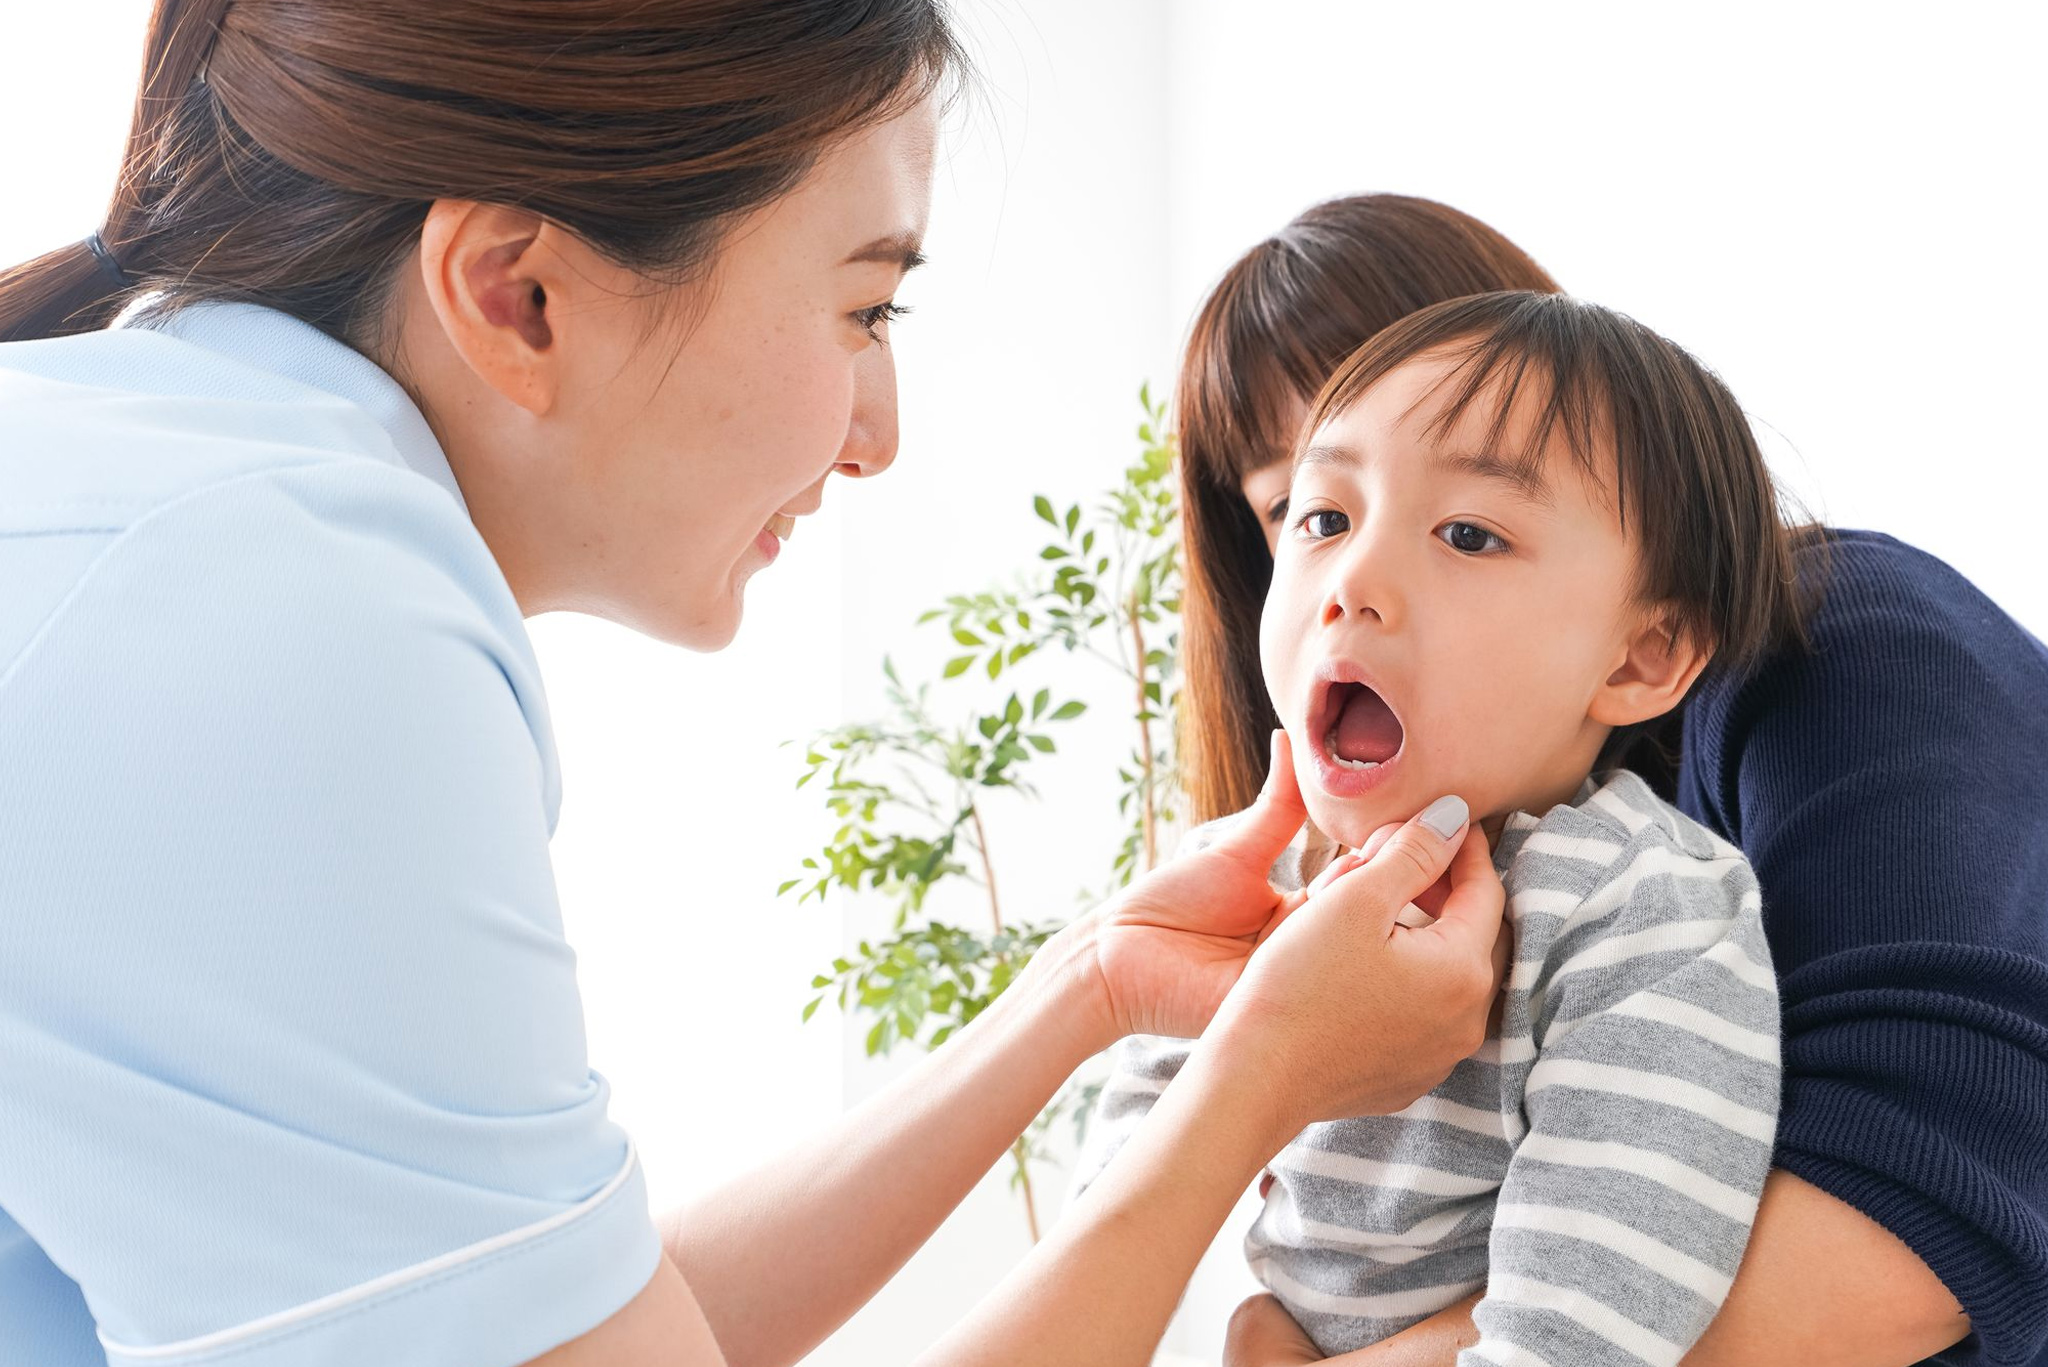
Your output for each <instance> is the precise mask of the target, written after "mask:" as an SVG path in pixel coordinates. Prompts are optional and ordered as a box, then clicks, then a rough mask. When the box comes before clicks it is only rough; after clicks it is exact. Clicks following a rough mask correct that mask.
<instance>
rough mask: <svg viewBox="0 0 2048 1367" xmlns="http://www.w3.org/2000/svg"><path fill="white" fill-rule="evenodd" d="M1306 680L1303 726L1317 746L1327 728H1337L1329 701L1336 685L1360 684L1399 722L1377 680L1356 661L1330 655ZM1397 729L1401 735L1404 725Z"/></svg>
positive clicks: (1398, 709)
mask: <svg viewBox="0 0 2048 1367" xmlns="http://www.w3.org/2000/svg"><path fill="white" fill-rule="evenodd" d="M1310 679H1311V682H1310V684H1309V695H1308V716H1307V718H1306V722H1307V727H1308V735H1309V739H1310V740H1311V741H1312V742H1313V743H1315V744H1317V745H1320V744H1322V741H1323V737H1325V736H1327V735H1329V734H1330V728H1331V727H1332V726H1334V725H1336V724H1337V710H1336V707H1335V705H1334V703H1333V698H1334V695H1335V693H1336V688H1335V685H1337V684H1340V683H1348V684H1363V685H1365V686H1366V687H1367V688H1370V689H1371V690H1372V691H1373V692H1375V693H1377V694H1379V697H1380V701H1381V702H1383V703H1385V704H1386V705H1387V710H1388V711H1389V712H1392V713H1393V714H1394V720H1395V721H1397V722H1401V707H1400V705H1399V704H1398V703H1396V702H1395V701H1394V699H1393V698H1392V697H1391V696H1390V695H1389V694H1388V693H1387V689H1386V684H1385V682H1384V681H1383V680H1382V678H1381V676H1380V675H1378V674H1376V673H1374V672H1373V671H1371V670H1369V669H1367V668H1366V667H1365V666H1364V665H1362V664H1359V663H1358V662H1357V661H1356V660H1348V659H1345V658H1343V657H1342V656H1337V655H1332V656H1330V657H1328V658H1327V659H1325V660H1324V661H1323V662H1322V663H1321V664H1318V665H1317V666H1316V668H1315V673H1314V674H1313V675H1311V676H1310ZM1401 725H1402V729H1403V730H1404V731H1405V730H1406V729H1407V723H1406V722H1402V723H1401Z"/></svg>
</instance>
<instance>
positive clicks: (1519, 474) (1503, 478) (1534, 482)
mask: <svg viewBox="0 0 2048 1367" xmlns="http://www.w3.org/2000/svg"><path fill="white" fill-rule="evenodd" d="M1429 468H1430V470H1431V471H1432V472H1433V473H1436V474H1445V475H1468V476H1474V477H1476V478H1479V479H1487V480H1495V481H1498V482H1499V483H1501V484H1504V485H1506V486H1507V487H1508V491H1509V493H1510V494H1511V495H1512V496H1513V497H1515V498H1517V499H1519V500H1521V501H1522V502H1524V503H1527V504H1530V505H1531V506H1533V507H1537V508H1551V507H1555V506H1556V504H1557V495H1556V494H1554V493H1552V492H1551V488H1550V484H1549V482H1548V481H1546V480H1545V479H1544V478H1543V467H1542V466H1540V465H1531V464H1530V463H1529V462H1527V461H1520V460H1510V459H1509V458H1508V457H1506V456H1497V455H1493V454H1491V453H1490V452H1476V453H1464V452H1451V451H1437V452H1433V453H1432V454H1431V455H1430V457H1429Z"/></svg>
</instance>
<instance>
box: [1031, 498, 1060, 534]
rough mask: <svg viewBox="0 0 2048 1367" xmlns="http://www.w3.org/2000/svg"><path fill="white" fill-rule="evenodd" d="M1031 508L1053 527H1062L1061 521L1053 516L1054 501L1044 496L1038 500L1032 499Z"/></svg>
mask: <svg viewBox="0 0 2048 1367" xmlns="http://www.w3.org/2000/svg"><path fill="white" fill-rule="evenodd" d="M1031 507H1032V510H1033V511H1034V512H1036V513H1037V514H1038V515H1039V516H1040V517H1041V518H1043V519H1045V520H1046V521H1047V522H1050V523H1051V524H1052V525H1053V526H1055V527H1057V526H1059V525H1060V524H1059V519H1058V518H1056V517H1054V516H1053V511H1052V500H1051V499H1049V498H1047V497H1046V496H1045V495H1044V494H1040V495H1039V496H1038V497H1037V498H1034V499H1032V500H1031Z"/></svg>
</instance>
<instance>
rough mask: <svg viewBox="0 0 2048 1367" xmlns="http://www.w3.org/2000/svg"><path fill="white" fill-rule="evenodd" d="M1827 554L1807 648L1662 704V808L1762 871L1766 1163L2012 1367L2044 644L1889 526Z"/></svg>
mask: <svg viewBox="0 0 2048 1367" xmlns="http://www.w3.org/2000/svg"><path fill="white" fill-rule="evenodd" d="M1830 560H1831V563H1829V564H1828V565H1827V566H1826V569H1825V580H1824V584H1825V591H1826V598H1825V600H1824V603H1823V606H1822V607H1821V609H1820V611H1819V613H1818V614H1817V616H1816V617H1815V620H1814V622H1813V632H1812V634H1813V642H1814V649H1813V651H1812V652H1811V653H1810V654H1807V653H1799V652H1790V653H1787V654H1785V655H1783V656H1781V657H1779V658H1777V659H1774V660H1773V661H1771V662H1770V663H1769V664H1768V665H1767V666H1766V667H1765V668H1763V669H1762V670H1761V671H1759V672H1757V673H1756V674H1755V675H1753V676H1752V677H1749V678H1745V679H1734V678H1728V677H1722V678H1718V679H1708V680H1705V681H1703V684H1702V687H1701V688H1700V690H1699V693H1698V695H1697V696H1696V697H1695V698H1694V699H1693V700H1692V701H1691V702H1690V703H1689V704H1688V705H1687V711H1686V717H1685V754H1684V767H1683V772H1682V774H1681V787H1680V791H1679V803H1680V805H1681V806H1682V807H1684V808H1685V809H1686V810H1687V811H1688V813H1690V814H1692V815H1694V816H1695V817H1697V818H1699V819H1700V820H1703V821H1705V822H1706V823H1707V824H1709V825H1711V826H1713V827H1714V828H1715V829H1717V830H1720V831H1721V832H1723V833H1724V834H1725V835H1727V836H1728V838H1729V839H1731V840H1733V841H1735V842H1736V843H1737V844H1739V845H1740V846H1741V847H1742V850H1743V852H1744V853H1745V854H1747V855H1748V856H1749V859H1750V862H1751V864H1752V865H1753V866H1754V867H1755V869H1756V874H1757V880H1758V882H1759V883H1760V884H1761V885H1762V887H1763V892H1764V924H1765V929H1766V932H1767V933H1768V934H1769V936H1770V940H1771V954H1772V958H1773V960H1774V962H1775V964H1776V966H1777V970H1778V975H1779V994H1780V999H1781V1002H1782V1004H1783V1008H1784V1061H1785V1091H1784V1098H1783V1103H1782V1106H1781V1109H1780V1116H1779V1128H1778V1140H1777V1150H1776V1153H1775V1154H1774V1155H1773V1162H1774V1164H1775V1165H1776V1166H1777V1167H1779V1168H1782V1169H1784V1170H1785V1171H1786V1172H1787V1173H1790V1174H1792V1175H1794V1176H1796V1177H1798V1178H1800V1179H1802V1180H1803V1181H1804V1182H1806V1183H1808V1184H1810V1185H1811V1186H1813V1187H1816V1188H1818V1189H1819V1190H1821V1191H1823V1192H1826V1193H1827V1194H1828V1195H1830V1196H1832V1197H1833V1198H1834V1199H1835V1200H1836V1201H1837V1202H1839V1203H1842V1204H1845V1205H1847V1206H1849V1207H1852V1208H1853V1209H1854V1210H1856V1211H1860V1212H1861V1213H1862V1214H1863V1215H1865V1216H1868V1217H1869V1218H1870V1219H1872V1220H1874V1221H1876V1223H1877V1224H1879V1225H1881V1226H1883V1227H1884V1228H1885V1229H1887V1230H1889V1231H1890V1232H1891V1233H1892V1234H1893V1235H1895V1236H1896V1237H1897V1238H1898V1239H1899V1240H1900V1241H1901V1242H1902V1243H1903V1244H1904V1245H1905V1246H1906V1247H1908V1248H1910V1249H1911V1250H1912V1252H1913V1253H1914V1254H1915V1255H1916V1256H1917V1257H1918V1258H1919V1259H1920V1261H1921V1262H1923V1263H1924V1264H1926V1266H1927V1268H1928V1269H1929V1270H1930V1271H1931V1272H1932V1273H1933V1275H1934V1276H1935V1277H1936V1278H1937V1279H1939V1281H1940V1282H1941V1283H1942V1284H1943V1285H1945V1286H1946V1287H1947V1288H1948V1290H1949V1292H1950V1293H1952V1294H1953V1295H1954V1297H1955V1299H1956V1300H1957V1301H1958V1302H1960V1303H1961V1305H1962V1306H1963V1307H1964V1308H1965V1309H1966V1310H1967V1311H1968V1312H1969V1319H1970V1325H1971V1328H1972V1329H1973V1331H1974V1332H1973V1333H1972V1334H1971V1336H1970V1337H1969V1339H1968V1340H1966V1341H1965V1342H1964V1343H1963V1344H1961V1345H1959V1346H1958V1347H1956V1348H1954V1349H1953V1350H1951V1351H1949V1352H1948V1353H1946V1354H1945V1355H1944V1357H1943V1361H1944V1362H1947V1363H1951V1364H1957V1365H1958V1367H1962V1365H1963V1364H1969V1365H1970V1367H1976V1365H1977V1364H1986V1365H1989V1364H1998V1365H1999V1367H2017V1365H2018V1364H2028V1363H2032V1362H2034V1361H2035V1360H2036V1359H2037V1358H2038V1356H2039V1355H2040V1354H2041V1352H2042V1350H2043V1348H2044V1347H2048V1296H2043V1295H2042V1291H2041V1288H2042V1287H2043V1286H2048V1163H2044V1162H2043V1161H2042V1157H2041V1155H2042V1135H2043V1134H2048V917H2044V916H2043V914H2042V908H2043V907H2044V906H2048V826H2044V825H2043V823H2042V820H2041V813H2043V812H2048V650H2044V649H2043V647H2042V645H2041V643H2040V642H2039V641H2037V640H2035V639H2034V638H2033V637H2032V636H2030V635H2028V633H2027V632H2025V631H2024V630H2022V629H2021V628H2020V627H2019V626H2018V624H2017V623H2015V622H2013V621H2012V619H2011V618H2009V617H2007V616H2006V615H2005V614H2004V613H2002V612H2000V611H1999V610H1998V608H1997V606H1996V605H1995V604H1993V603H1991V602H1990V601H1989V600H1988V599H1986V598H1985V597H1984V595H1983V594H1981V593H1979V592H1978V591H1977V590H1976V589H1975V588H1974V587H1972V586H1971V584H1970V583H1969V581H1967V580H1966V579H1964V578H1963V577H1962V576H1961V575H1959V574H1957V573H1956V572H1955V571H1954V570H1952V569H1950V568H1949V567H1948V566H1946V565H1944V564H1942V563H1941V562H1940V561H1938V560H1935V559H1934V558H1933V557H1931V556H1928V555H1926V554H1924V553H1922V552H1920V551H1917V550H1914V549H1913V548H1912V547H1909V546H1905V545H1902V544H1900V543H1899V542H1897V541H1894V540H1892V539H1891V538H1889V537H1883V536H1877V535H1874V534H1870V533H1858V532H1847V533H1841V534H1839V535H1838V536H1837V537H1836V538H1835V539H1834V540H1833V542H1832V546H1831V548H1830ZM1815 562H1816V557H1815V556H1814V555H1813V554H1812V552H1811V551H1809V552H1808V553H1806V554H1805V556H1804V557H1803V562H1802V572H1803V573H1812V572H1813V570H1814V568H1815ZM1787 1311H1788V1313H1793V1314H1804V1315H1811V1316H1816V1317H1818V1316H1823V1315H1826V1314H1827V1313H1828V1311H1827V1308H1826V1305H1825V1302H1824V1301H1823V1299H1822V1298H1820V1297H1810V1298H1807V1299H1806V1300H1805V1301H1804V1303H1803V1307H1802V1306H1801V1305H1791V1306H1788V1307H1787ZM1788 1328H1791V1329H1792V1331H1793V1332H1797V1330H1796V1326H1788Z"/></svg>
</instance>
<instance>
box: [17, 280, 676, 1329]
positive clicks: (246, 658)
mask: <svg viewBox="0 0 2048 1367" xmlns="http://www.w3.org/2000/svg"><path fill="white" fill-rule="evenodd" d="M559 794H560V788H559V775H558V771H557V768H556V760H555V751H554V745H553V741H552V738H551V736H550V732H549V726H548V716H547V705H546V702H545V700H544V699H543V697H542V695H541V684H540V676H539V674H538V672H537V669H536V666H535V662H534V656H533V650H532V647H531V645H530V644H529V643H528V641H527V637H526V632H525V629H524V627H523V625H522V624H521V620H520V615H519V611H518V608H517V606H516V605H515V604H514V602H513V599H512V594H511V592H510V590H509V589H508V588H507V586H506V584H505V579H504V576H503V575H502V574H500V573H499V570H498V567H497V565H496V563H495V562H494V561H493V560H492V558H491V555H490V552H489V551H488V550H487V549H486V547H485V545H484V543H483V540H482V539H481V538H480V537H479V536H478V535H477V533H476V530H475V528H474V527H473V526H472V525H471V524H470V522H469V519H468V515H467V513H466V511H465V509H464V506H463V503H462V499H461V494H460V492H459V490H458V489H457V486H456V484H455V481H454V478H453V477H452V475H451V474H450V472H449V469H448V463H447V460H446V459H445V457H444V456H443V455H442V453H441V450H440V448H439V446H438V445H437V444H436V442H435V440H434V437H433V434H432V433H431V432H430V431H429V429H428V427H427V424H426V423H425V421H424V420H423V419H422V418H421V416H420V413H419V411H418V409H416V408H415V407H414V406H413V404H412V402H411V401H410V400H409V399H408V398H407V396H406V394H405V392H404V391H403V390H402V389H401V388H400V387H399V386H398V385H397V384H396V383H394V382H393V381H392V380H391V378H390V377H389V376H387V375H386V374H385V373H384V372H383V371H381V370H379V369H378V368H377V367H376V366H375V365H373V364H372V363H371V362H369V361H368V360H366V359H365V358H364V357H362V356H361V355H359V354H357V353H356V352H354V351H352V350H350V349H349V348H347V347H344V346H342V345H341V344H339V343H337V342H335V341H333V340H332V339H330V338H328V337H327V336H325V335H324V334H322V333H320V332H318V331H317V330H315V329H314V328H311V327H309V326H307V325H305V324H304V323H301V322H298V321H297V320H295V319H292V318H289V317H287V316H285V315H284V314H281V313H277V312H273V311H271V310H268V309H261V308H256V307H252V306H248V305H220V304H209V305H201V306H197V307H194V308H192V309H190V310H188V311H186V312H184V313H181V314H178V315H175V316H174V317H172V318H171V319H170V320H168V321H167V322H164V323H161V324H158V325H154V326H126V327H117V328H114V329H110V330H108V331H104V332H99V333H94V334H91V335H87V336H81V337H72V338H63V339H57V340H52V341H43V342H25V343H13V344H9V345H5V346H0V1364H5V1365H6V1367H15V1365H16V1364H24V1365H27V1364H33V1365H34V1367H72V1365H73V1364H85V1363H94V1364H98V1363H102V1362H109V1361H110V1362H112V1363H114V1364H117V1365H118V1367H126V1365H127V1364H134V1365H135V1367H143V1365H144V1364H147V1365H148V1367H187V1365H188V1364H201V1363H205V1364H224V1365H227V1367H311V1365H312V1364H316V1363H318V1364H343V1363H346V1364H352V1365H353V1364H365V1365H366V1367H371V1365H373V1367H412V1365H413V1364H418V1365H419V1367H427V1364H432V1367H505V1365H506V1364H515V1363H521V1362H524V1361H526V1360H527V1359H529V1358H531V1357H534V1356H536V1355H538V1354H540V1353H542V1352H544V1351H546V1350H547V1349H548V1348H550V1347H552V1346H554V1345H555V1344H558V1343H561V1342H563V1341H565V1340H567V1339H570V1338H573V1337H575V1336H576V1335H578V1334H580V1333H582V1332H584V1331H586V1330H588V1329H590V1328H592V1327H593V1326H595V1325H597V1324H599V1323H601V1322H602V1321H603V1320H605V1319H606V1318H607V1317H608V1316H610V1315H611V1314H612V1313H613V1312H614V1311H615V1310H617V1309H618V1308H619V1307H620V1306H622V1305H623V1304H625V1303H626V1302H627V1301H628V1300H630V1299H631V1298H632V1297H633V1295H634V1294H635V1293H636V1292H638V1291H639V1290H640V1288H641V1287H642V1286H643V1285H644V1284H645V1283H646V1281H647V1279H648V1277H649V1276H650V1275H651V1274H652V1273H653V1271H654V1267H655V1264H656V1260H657V1258H658V1256H659V1246H658V1243H657V1239H656V1235H655V1233H654V1228H653V1224H652V1221H651V1219H650V1218H649V1214H648V1210H647V1197H646V1190H645V1186H644V1184H643V1181H642V1178H641V1173H640V1169H639V1166H638V1163H637V1162H636V1160H635V1157H634V1154H633V1149H632V1146H631V1144H630V1143H629V1142H628V1140H627V1138H626V1135H625V1134H624V1132H623V1131H621V1130H620V1128H619V1127H618V1126H617V1125H615V1124H613V1123H612V1122H611V1121H610V1120H609V1119H608V1118H607V1117H606V1111H605V1108H606V1101H607V1098H608V1088H607V1085H606V1083H605V1080H604V1079H603V1078H602V1077H601V1076H599V1075H598V1074H597V1073H595V1072H593V1071H591V1068H590V1065H589V1062H588V1060H587V1058H586V1056H585V1047H584V1034H583V1016H582V1005H581V1002H580V1000H579V998H578V995H577V990H576V959H575V955H574V953H573V952H572V951H571V950H570V948H569V946H568V944H567V943H566V942H565V941H564V939H563V936H562V922H561V916H560V913H559V911H558V909H557V907H556V902H555V888H554V881H553V875H552V873H551V871H550V868H549V864H548V837H549V835H550V834H551V832H552V831H553V829H554V824H555V815H556V809H557V804H558V801H559Z"/></svg>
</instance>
